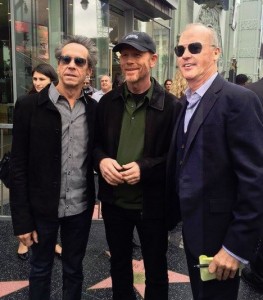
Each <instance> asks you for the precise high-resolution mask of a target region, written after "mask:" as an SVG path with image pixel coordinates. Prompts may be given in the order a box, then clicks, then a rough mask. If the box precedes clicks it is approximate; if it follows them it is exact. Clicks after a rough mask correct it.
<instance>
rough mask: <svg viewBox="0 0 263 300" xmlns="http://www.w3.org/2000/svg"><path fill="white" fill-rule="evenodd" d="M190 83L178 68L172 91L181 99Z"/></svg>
mask: <svg viewBox="0 0 263 300" xmlns="http://www.w3.org/2000/svg"><path fill="white" fill-rule="evenodd" d="M187 87H188V84H187V81H186V79H185V78H184V77H183V75H182V72H181V71H180V70H179V69H178V70H177V71H176V73H175V75H174V79H173V82H172V86H171V90H170V93H172V94H174V95H175V97H176V98H177V99H179V100H180V99H181V98H182V96H183V95H184V93H185V90H186V89H187Z"/></svg>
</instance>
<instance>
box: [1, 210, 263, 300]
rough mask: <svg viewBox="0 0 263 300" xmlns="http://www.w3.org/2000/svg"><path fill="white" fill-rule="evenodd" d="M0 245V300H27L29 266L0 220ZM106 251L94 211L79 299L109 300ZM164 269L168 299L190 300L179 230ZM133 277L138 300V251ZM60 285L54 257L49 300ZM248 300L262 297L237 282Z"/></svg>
mask: <svg viewBox="0 0 263 300" xmlns="http://www.w3.org/2000/svg"><path fill="white" fill-rule="evenodd" d="M0 245H1V251H0V299H1V300H27V299H28V281H27V280H28V273H29V264H28V262H24V261H21V260H19V259H18V258H17V256H16V250H17V240H16V238H15V237H14V236H13V232H12V225H11V222H10V221H0ZM107 250H108V247H107V243H106V239H105V232H104V225H103V221H102V220H101V219H98V212H97V211H95V212H94V220H93V222H92V227H91V232H90V238H89V244H88V247H87V253H86V256H85V259H84V276H85V279H84V285H83V296H82V299H83V300H98V299H102V300H111V280H110V274H109V267H110V265H109V254H108V252H107ZM168 269H169V281H170V291H169V300H180V299H182V300H191V299H192V295H191V290H190V283H189V278H188V276H187V267H186V261H185V256H184V250H183V249H182V246H181V228H177V229H176V231H175V232H173V233H172V234H171V237H170V241H169V250H168ZM134 274H135V275H134V279H135V280H134V282H135V284H134V286H135V289H136V291H137V296H138V300H142V299H143V298H142V296H141V295H143V291H144V270H143V263H142V260H141V253H140V249H135V251H134ZM61 286H62V281H61V261H60V260H58V259H57V258H55V263H54V269H53V278H52V296H51V300H60V299H61ZM250 299H251V300H263V295H260V294H257V293H255V292H253V291H252V290H251V289H250V288H249V287H248V286H246V285H245V284H244V283H243V282H241V287H240V295H239V300H250ZM160 300H162V299H160ZM222 300H223V299H222Z"/></svg>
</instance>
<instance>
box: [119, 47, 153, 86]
mask: <svg viewBox="0 0 263 300" xmlns="http://www.w3.org/2000/svg"><path fill="white" fill-rule="evenodd" d="M156 61H157V55H156V54H153V53H150V52H142V51H139V50H137V49H135V48H133V47H129V46H127V47H125V48H123V49H122V50H121V56H120V66H121V70H122V73H123V76H124V78H125V80H126V81H127V83H138V82H140V81H144V80H145V79H148V78H149V77H150V72H151V68H153V67H154V66H155V64H156Z"/></svg>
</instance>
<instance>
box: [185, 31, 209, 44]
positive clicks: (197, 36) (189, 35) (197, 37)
mask: <svg viewBox="0 0 263 300" xmlns="http://www.w3.org/2000/svg"><path fill="white" fill-rule="evenodd" d="M211 40H212V34H211V32H210V31H209V30H208V29H206V28H201V27H192V28H189V29H187V30H185V31H184V32H182V34H181V36H180V39H179V45H188V44H190V43H195V42H199V43H201V44H206V43H211Z"/></svg>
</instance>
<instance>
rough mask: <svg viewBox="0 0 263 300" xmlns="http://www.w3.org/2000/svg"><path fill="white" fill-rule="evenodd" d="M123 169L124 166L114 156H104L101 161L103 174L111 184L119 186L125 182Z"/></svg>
mask: <svg viewBox="0 0 263 300" xmlns="http://www.w3.org/2000/svg"><path fill="white" fill-rule="evenodd" d="M121 170H122V167H121V166H120V165H119V164H118V163H117V161H116V160H114V159H112V158H104V159H102V160H101V162H100V172H101V175H102V177H103V178H104V179H105V180H106V181H107V182H108V184H110V185H114V186H117V185H118V184H121V183H123V182H124V180H123V177H122V173H120V171H121Z"/></svg>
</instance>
